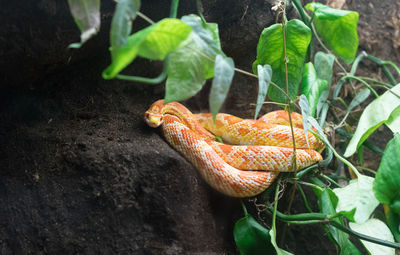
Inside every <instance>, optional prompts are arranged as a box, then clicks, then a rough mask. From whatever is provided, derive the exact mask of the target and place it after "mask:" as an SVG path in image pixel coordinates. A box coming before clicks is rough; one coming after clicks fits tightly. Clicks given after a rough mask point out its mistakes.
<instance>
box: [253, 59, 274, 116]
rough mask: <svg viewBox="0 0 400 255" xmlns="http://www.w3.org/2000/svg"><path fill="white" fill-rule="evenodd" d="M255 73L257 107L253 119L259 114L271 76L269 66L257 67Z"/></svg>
mask: <svg viewBox="0 0 400 255" xmlns="http://www.w3.org/2000/svg"><path fill="white" fill-rule="evenodd" d="M257 73H258V95H257V106H256V112H255V114H254V119H257V116H258V113H259V112H260V110H261V107H262V105H263V103H264V101H265V97H266V96H267V91H268V87H269V84H270V82H271V76H272V69H271V66H270V65H264V66H262V65H258V66H257Z"/></svg>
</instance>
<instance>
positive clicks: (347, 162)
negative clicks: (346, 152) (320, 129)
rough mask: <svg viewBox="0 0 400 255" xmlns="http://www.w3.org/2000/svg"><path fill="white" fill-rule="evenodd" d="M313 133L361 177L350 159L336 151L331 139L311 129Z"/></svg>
mask: <svg viewBox="0 0 400 255" xmlns="http://www.w3.org/2000/svg"><path fill="white" fill-rule="evenodd" d="M309 131H310V132H311V133H313V134H314V135H315V136H316V137H317V138H318V139H320V140H321V141H323V142H324V143H325V145H326V146H327V147H329V148H330V149H331V150H332V152H333V154H334V155H335V157H336V158H338V159H339V160H340V161H342V162H343V163H344V164H345V165H347V166H348V167H349V168H350V169H351V170H353V172H354V173H355V174H356V175H357V178H358V177H360V172H358V170H357V168H355V167H354V166H353V164H351V163H350V162H349V161H347V160H346V159H345V158H343V157H342V156H340V155H339V153H337V152H336V150H335V149H334V148H333V146H332V145H331V144H330V143H329V141H327V140H326V138H325V137H323V136H321V135H320V134H318V133H317V132H314V131H313V130H309Z"/></svg>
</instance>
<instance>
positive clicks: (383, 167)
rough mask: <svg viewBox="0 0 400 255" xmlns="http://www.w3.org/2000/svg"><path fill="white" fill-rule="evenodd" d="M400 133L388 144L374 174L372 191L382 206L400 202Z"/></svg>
mask: <svg viewBox="0 0 400 255" xmlns="http://www.w3.org/2000/svg"><path fill="white" fill-rule="evenodd" d="M399 155H400V133H396V134H395V135H394V138H393V139H392V140H390V141H389V142H388V144H387V145H386V148H385V151H384V152H383V156H382V160H381V163H380V165H379V168H378V173H377V174H376V177H375V181H374V186H373V190H374V193H375V196H376V198H377V199H378V200H379V202H381V203H382V204H387V205H390V204H393V203H395V202H396V201H400V157H399Z"/></svg>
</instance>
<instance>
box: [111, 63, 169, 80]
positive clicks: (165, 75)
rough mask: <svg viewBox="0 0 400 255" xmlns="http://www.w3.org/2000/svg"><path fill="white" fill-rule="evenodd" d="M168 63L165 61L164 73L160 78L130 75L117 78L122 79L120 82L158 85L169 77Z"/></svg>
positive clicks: (119, 75) (121, 75) (117, 76)
mask: <svg viewBox="0 0 400 255" xmlns="http://www.w3.org/2000/svg"><path fill="white" fill-rule="evenodd" d="M167 63H168V61H167V60H166V61H165V64H164V67H163V70H162V73H160V75H159V76H157V77H155V78H147V77H141V76H130V75H123V74H117V75H116V76H115V78H117V79H120V80H126V81H134V82H142V83H147V84H158V83H161V82H162V81H163V80H164V79H165V77H167V71H168V64H167Z"/></svg>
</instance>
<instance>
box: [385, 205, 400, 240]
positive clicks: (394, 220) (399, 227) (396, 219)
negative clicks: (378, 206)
mask: <svg viewBox="0 0 400 255" xmlns="http://www.w3.org/2000/svg"><path fill="white" fill-rule="evenodd" d="M383 208H384V210H385V215H386V222H387V225H388V227H389V229H390V231H392V234H393V236H394V238H395V239H396V241H397V242H400V214H398V213H395V212H393V210H391V209H390V208H389V206H388V205H383Z"/></svg>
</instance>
